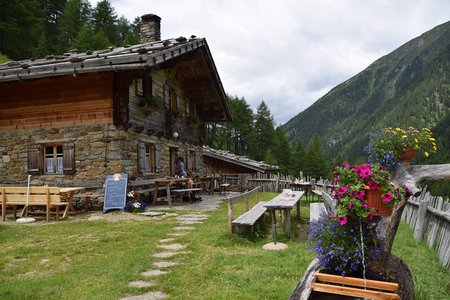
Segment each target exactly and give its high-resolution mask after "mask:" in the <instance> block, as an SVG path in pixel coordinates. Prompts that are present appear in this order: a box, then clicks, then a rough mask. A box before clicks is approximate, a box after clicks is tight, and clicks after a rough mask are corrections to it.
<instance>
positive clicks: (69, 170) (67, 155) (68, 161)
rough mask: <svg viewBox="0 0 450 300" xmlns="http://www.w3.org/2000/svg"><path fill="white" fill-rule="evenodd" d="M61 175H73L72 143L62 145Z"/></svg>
mask: <svg viewBox="0 0 450 300" xmlns="http://www.w3.org/2000/svg"><path fill="white" fill-rule="evenodd" d="M63 173H64V174H75V145H74V144H73V143H69V144H64V145H63Z"/></svg>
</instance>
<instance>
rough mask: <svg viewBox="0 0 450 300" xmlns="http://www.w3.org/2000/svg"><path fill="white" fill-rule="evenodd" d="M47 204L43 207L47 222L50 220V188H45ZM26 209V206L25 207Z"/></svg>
mask: <svg viewBox="0 0 450 300" xmlns="http://www.w3.org/2000/svg"><path fill="white" fill-rule="evenodd" d="M46 202H47V205H46V209H45V213H46V215H47V223H48V222H50V190H49V188H47V200H46ZM27 209H28V208H27Z"/></svg>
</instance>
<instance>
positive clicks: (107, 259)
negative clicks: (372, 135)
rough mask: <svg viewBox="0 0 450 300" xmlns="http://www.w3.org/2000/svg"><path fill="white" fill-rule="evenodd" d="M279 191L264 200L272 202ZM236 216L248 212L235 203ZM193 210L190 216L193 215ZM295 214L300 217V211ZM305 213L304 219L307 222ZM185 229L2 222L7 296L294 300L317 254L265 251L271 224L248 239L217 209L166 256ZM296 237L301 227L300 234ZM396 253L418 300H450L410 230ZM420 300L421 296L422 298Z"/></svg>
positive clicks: (153, 223) (167, 221) (291, 245)
mask: <svg viewBox="0 0 450 300" xmlns="http://www.w3.org/2000/svg"><path fill="white" fill-rule="evenodd" d="M275 195H276V194H274V193H262V194H260V196H261V197H260V198H261V200H268V199H271V198H273V197H274V196H275ZM234 210H235V216H238V215H239V212H242V211H243V205H236V206H235V209H234ZM189 213H190V212H189ZM293 213H294V214H295V210H293ZM308 213H309V211H308V209H307V207H302V219H308V218H309V216H308ZM177 225H178V221H176V219H175V218H174V217H168V218H163V219H159V220H155V219H146V220H144V221H135V220H128V221H127V220H122V221H114V222H111V221H105V220H97V221H88V220H77V221H72V220H70V221H65V220H63V221H60V222H54V223H50V224H43V223H40V224H30V225H16V224H10V225H3V224H1V223H0V299H118V298H120V297H123V296H126V295H139V294H142V293H145V292H147V291H153V290H154V291H156V290H160V291H164V292H165V293H167V294H169V295H170V299H286V298H287V297H288V296H289V294H290V293H291V291H292V290H293V289H294V287H295V286H296V284H297V283H298V281H299V280H300V278H301V276H302V274H303V272H304V271H305V270H306V268H307V266H308V264H309V263H310V261H311V260H312V259H313V257H314V255H313V253H312V252H311V251H309V250H308V249H307V242H305V241H300V242H299V241H297V240H296V239H291V238H288V237H286V236H285V235H284V233H283V232H282V228H280V231H279V239H280V241H281V242H284V243H287V244H288V249H287V250H285V251H281V252H272V251H266V250H263V249H262V246H263V245H264V244H266V243H268V242H270V241H271V233H270V229H269V228H270V220H269V218H268V217H267V224H266V226H265V227H264V228H262V229H260V230H259V231H258V232H256V233H255V234H252V235H249V236H243V235H229V234H228V233H227V210H226V205H224V204H223V205H222V206H221V207H220V209H219V210H217V211H214V212H212V213H211V216H210V217H209V218H208V219H207V220H206V221H205V222H204V223H203V224H194V225H192V226H194V227H196V229H195V230H194V231H192V232H191V233H190V234H189V235H186V236H180V237H176V242H177V243H184V244H188V247H187V249H186V251H190V253H188V254H184V255H179V256H175V257H172V258H166V259H158V258H154V257H152V256H151V255H152V254H154V253H157V252H162V251H163V250H161V249H158V248H157V247H156V245H157V244H158V240H160V239H163V238H167V237H168V236H167V233H169V232H173V231H172V228H173V227H175V226H177ZM294 232H296V228H294ZM394 254H396V255H398V256H400V257H401V258H403V259H404V260H405V262H406V263H407V264H408V266H409V267H410V269H411V271H412V273H413V274H414V281H415V284H416V290H417V293H418V296H420V297H418V299H450V272H449V271H448V270H446V269H445V268H443V267H441V266H440V264H439V262H438V261H437V258H436V255H435V254H434V253H433V252H432V251H431V250H428V249H427V248H426V246H425V245H424V244H423V243H416V242H414V241H413V240H412V233H411V231H410V230H409V228H408V227H407V225H404V224H402V225H401V226H400V229H399V233H398V236H397V240H396V243H395V245H394ZM160 260H165V261H176V262H179V263H180V265H178V266H175V267H171V268H170V272H169V273H168V274H165V275H161V276H158V277H157V278H150V279H149V278H145V277H143V276H141V275H140V272H142V271H146V270H151V269H155V268H154V267H153V266H152V263H153V262H156V261H160ZM133 280H156V281H158V284H157V286H155V287H150V288H143V289H137V288H132V287H129V286H128V285H127V284H128V282H129V281H133ZM421 297H422V298H421Z"/></svg>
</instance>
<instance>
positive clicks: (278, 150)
mask: <svg viewBox="0 0 450 300" xmlns="http://www.w3.org/2000/svg"><path fill="white" fill-rule="evenodd" d="M270 152H271V153H272V155H273V157H274V158H275V164H276V165H278V166H279V167H280V168H281V172H282V173H283V174H292V172H293V170H292V169H293V168H292V161H291V145H290V144H289V140H288V137H287V134H286V132H285V131H284V129H283V128H282V127H281V126H279V127H277V128H276V129H275V140H274V143H273V146H272V149H271V151H270Z"/></svg>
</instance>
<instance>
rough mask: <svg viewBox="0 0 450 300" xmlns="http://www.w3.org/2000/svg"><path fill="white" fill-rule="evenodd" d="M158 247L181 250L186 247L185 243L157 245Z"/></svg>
mask: <svg viewBox="0 0 450 300" xmlns="http://www.w3.org/2000/svg"><path fill="white" fill-rule="evenodd" d="M156 247H158V248H161V249H166V250H181V249H184V248H186V245H183V244H170V245H157V246H156Z"/></svg>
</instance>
